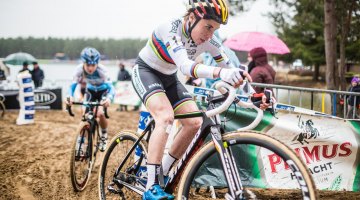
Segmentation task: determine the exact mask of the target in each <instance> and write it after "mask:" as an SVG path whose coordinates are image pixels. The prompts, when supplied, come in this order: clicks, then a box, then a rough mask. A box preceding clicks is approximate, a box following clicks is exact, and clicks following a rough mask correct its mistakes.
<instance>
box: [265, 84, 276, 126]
mask: <svg viewBox="0 0 360 200" xmlns="http://www.w3.org/2000/svg"><path fill="white" fill-rule="evenodd" d="M264 94H265V96H266V103H268V104H270V108H267V109H266V110H267V111H269V112H270V113H271V115H272V116H274V117H275V118H276V119H278V117H276V112H275V108H274V101H273V100H272V98H271V97H272V96H273V95H272V94H273V93H272V91H271V90H268V89H265V90H264Z"/></svg>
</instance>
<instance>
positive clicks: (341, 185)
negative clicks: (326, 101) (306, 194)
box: [261, 113, 359, 190]
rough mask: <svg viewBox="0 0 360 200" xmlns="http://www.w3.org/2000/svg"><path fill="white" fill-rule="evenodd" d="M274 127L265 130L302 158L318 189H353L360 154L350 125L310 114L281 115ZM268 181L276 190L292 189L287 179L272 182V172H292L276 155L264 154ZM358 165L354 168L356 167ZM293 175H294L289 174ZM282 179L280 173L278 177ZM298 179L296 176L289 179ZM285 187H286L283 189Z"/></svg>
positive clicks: (287, 175)
mask: <svg viewBox="0 0 360 200" xmlns="http://www.w3.org/2000/svg"><path fill="white" fill-rule="evenodd" d="M273 123H274V124H273V126H269V127H267V129H268V130H264V131H265V132H266V134H268V135H271V136H273V137H275V138H277V139H279V140H280V141H282V142H284V143H285V144H287V145H288V146H289V147H290V148H291V149H293V150H294V151H295V152H296V153H297V155H298V156H300V157H301V158H302V159H303V161H304V162H305V164H306V165H307V166H308V168H309V171H310V172H311V173H312V176H313V178H314V181H315V182H316V186H317V187H318V188H319V189H329V190H343V189H345V190H352V188H353V183H354V177H355V174H356V163H355V162H356V155H357V153H358V151H359V141H357V138H356V135H357V133H356V132H355V130H354V129H352V127H351V126H349V124H348V122H347V121H345V120H340V119H331V118H325V117H317V116H310V115H296V114H294V113H292V114H286V113H278V119H276V120H274V121H273ZM261 155H262V160H263V163H266V165H268V166H264V168H265V169H268V170H265V178H266V182H267V183H268V184H269V185H271V186H272V187H274V188H282V187H285V186H286V187H287V188H293V187H294V186H291V185H288V184H284V183H287V180H286V179H281V178H280V179H276V180H274V179H272V178H271V177H272V174H273V173H278V172H279V173H283V177H289V173H291V172H290V170H283V169H284V168H285V169H288V166H287V165H285V162H284V161H283V160H280V158H279V157H278V156H276V155H275V154H269V152H265V151H262V152H261ZM353 166H355V167H353ZM290 175H291V174H290ZM277 177H278V178H279V177H280V176H279V174H277ZM290 177H292V178H295V176H290ZM284 185H285V186H284Z"/></svg>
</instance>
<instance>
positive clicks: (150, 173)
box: [146, 163, 161, 190]
mask: <svg viewBox="0 0 360 200" xmlns="http://www.w3.org/2000/svg"><path fill="white" fill-rule="evenodd" d="M146 168H147V177H148V180H147V183H146V190H149V189H150V188H151V186H153V185H156V184H159V178H158V177H159V174H160V170H161V166H160V165H157V164H149V163H147V165H146Z"/></svg>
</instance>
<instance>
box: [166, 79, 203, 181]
mask: <svg viewBox="0 0 360 200" xmlns="http://www.w3.org/2000/svg"><path fill="white" fill-rule="evenodd" d="M166 89H167V93H166V95H167V96H168V98H169V100H170V102H171V104H172V106H173V109H174V112H175V114H184V113H189V112H196V111H199V109H198V107H197V105H196V103H195V102H194V101H193V100H192V96H191V95H190V94H189V92H188V91H187V90H186V89H185V87H184V86H183V85H182V84H181V83H180V81H178V80H177V82H176V83H175V84H173V85H171V86H170V87H169V88H166ZM180 122H181V124H182V128H181V130H180V131H179V133H178V134H177V136H176V137H175V138H174V141H173V143H172V146H171V149H170V150H169V155H165V156H164V158H163V161H162V165H163V170H164V175H167V174H168V172H169V170H170V168H171V166H172V165H173V164H174V162H175V161H176V160H177V159H179V158H180V157H181V156H182V154H183V153H184V152H185V151H186V148H187V147H188V145H189V144H190V142H191V141H192V139H193V137H194V135H195V134H196V132H197V131H198V130H199V128H200V126H201V124H202V117H196V118H188V119H181V120H180Z"/></svg>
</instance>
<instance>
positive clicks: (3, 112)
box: [0, 93, 6, 118]
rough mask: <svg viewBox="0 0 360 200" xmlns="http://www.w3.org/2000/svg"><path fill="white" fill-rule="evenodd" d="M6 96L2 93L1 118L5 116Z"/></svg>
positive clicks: (0, 98) (0, 100)
mask: <svg viewBox="0 0 360 200" xmlns="http://www.w3.org/2000/svg"><path fill="white" fill-rule="evenodd" d="M4 102H5V96H4V95H3V94H1V93H0V118H3V117H4V115H5V111H6V107H5V104H4Z"/></svg>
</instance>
